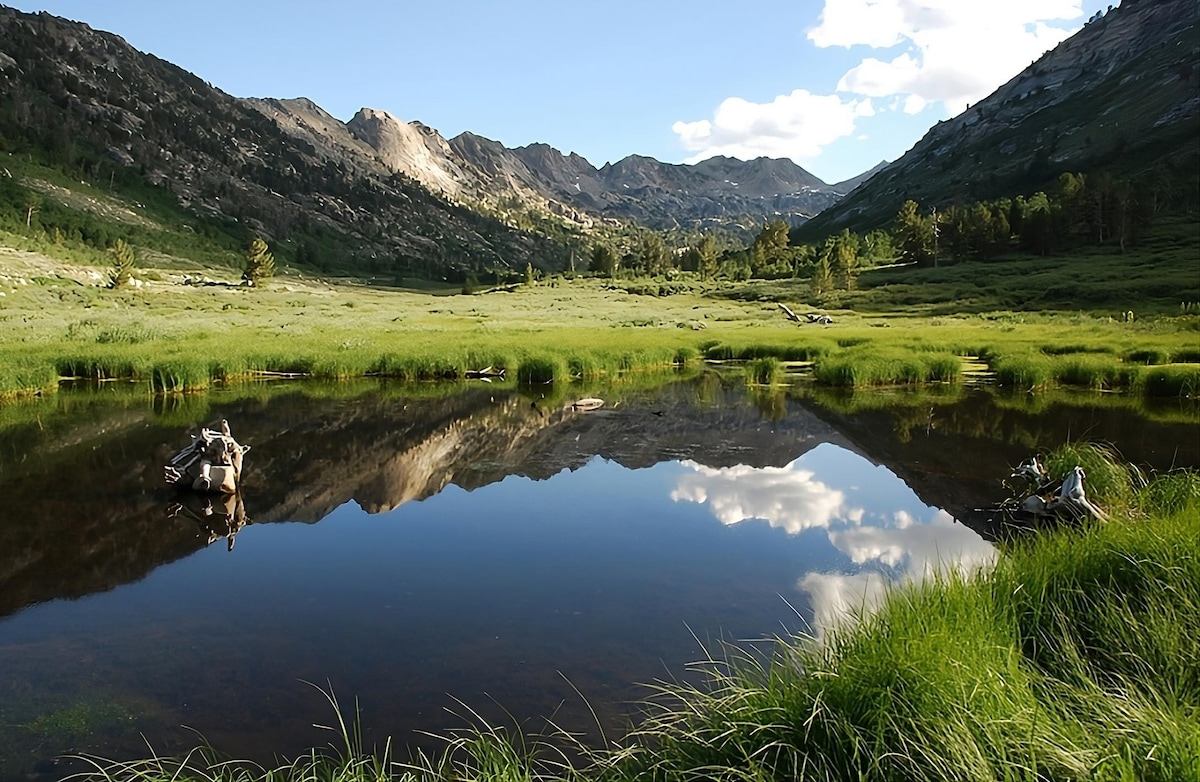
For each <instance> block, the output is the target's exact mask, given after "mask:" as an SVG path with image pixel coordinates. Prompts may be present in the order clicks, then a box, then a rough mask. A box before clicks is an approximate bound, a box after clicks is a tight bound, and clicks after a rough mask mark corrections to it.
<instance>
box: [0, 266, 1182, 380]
mask: <svg viewBox="0 0 1200 782" xmlns="http://www.w3.org/2000/svg"><path fill="white" fill-rule="evenodd" d="M207 271H208V272H212V273H213V274H214V275H216V273H217V270H213V269H209V270H207ZM226 271H228V270H226ZM160 277H162V278H163V281H161V282H153V283H147V284H146V286H144V287H143V288H141V289H138V290H131V291H124V290H115V291H114V290H107V289H102V288H100V287H99V283H92V284H90V286H89V284H84V283H82V282H80V281H78V280H62V281H61V282H62V284H61V285H59V284H55V285H33V284H30V285H26V286H23V287H20V288H19V289H14V290H13V291H11V292H10V293H9V295H7V296H6V297H5V298H4V299H2V300H0V396H9V397H11V396H15V395H18V394H23V393H24V394H27V393H32V392H35V391H37V390H46V389H48V388H52V387H53V385H54V381H53V379H52V376H53V375H54V374H57V375H59V376H65V377H85V378H91V379H93V380H97V379H129V380H136V381H138V382H142V383H146V384H147V385H153V386H154V387H155V388H157V389H160V390H163V391H168V392H176V391H181V390H182V391H188V390H199V389H202V388H205V387H206V386H207V387H212V386H213V385H215V384H218V383H227V382H236V381H238V380H241V379H245V378H252V377H255V376H257V375H263V374H266V375H274V374H284V375H302V376H306V377H318V378H325V379H337V380H347V379H354V378H360V377H371V376H376V377H390V378H396V379H402V380H433V379H447V378H460V377H463V376H464V375H465V373H466V372H468V371H470V370H476V369H482V368H483V367H485V366H489V365H490V366H493V367H504V368H505V369H506V370H507V371H508V372H509V373H512V374H514V375H515V374H517V372H518V370H519V368H520V366H521V365H522V363H525V362H529V368H530V371H531V372H532V371H533V368H534V366H535V365H538V364H542V365H543V366H542V367H541V369H540V370H539V371H538V372H536V373H534V374H536V376H537V377H538V378H541V380H540V381H538V382H544V381H545V379H546V378H547V377H551V378H553V380H554V382H560V381H561V380H565V379H567V378H571V379H579V378H586V377H601V376H611V375H614V374H618V373H622V372H628V371H634V370H637V371H641V370H646V369H649V370H656V369H658V368H660V367H662V366H670V365H676V364H688V363H693V362H695V361H698V360H699V359H700V358H701V357H703V358H704V359H706V360H709V361H752V360H754V359H757V358H766V357H773V358H776V359H779V360H780V361H784V362H797V361H803V362H812V363H813V364H814V365H816V366H819V365H821V364H825V370H824V381H823V382H831V383H837V384H840V385H852V386H853V385H875V384H913V383H927V382H935V383H942V382H958V381H959V380H961V363H962V362H961V358H962V357H965V356H979V357H980V358H981V360H982V361H984V362H986V363H987V364H988V366H989V368H990V369H992V370H993V371H995V372H996V376H997V378H998V382H1001V383H1004V384H1007V385H1009V386H1011V387H1020V388H1022V389H1023V390H1024V389H1028V388H1036V389H1038V390H1041V389H1043V388H1049V387H1051V386H1054V385H1059V384H1072V385H1079V386H1082V387H1086V388H1102V389H1106V390H1113V389H1122V390H1132V391H1140V390H1144V391H1145V393H1148V394H1167V395H1179V394H1183V395H1187V394H1188V393H1194V392H1195V379H1196V378H1195V373H1194V372H1189V370H1194V369H1197V368H1200V365H1197V364H1187V363H1179V362H1180V361H1182V360H1184V359H1187V358H1189V357H1194V356H1195V355H1196V354H1200V349H1197V348H1196V347H1194V346H1195V345H1196V344H1197V343H1198V341H1200V332H1198V331H1197V328H1200V318H1198V317H1197V316H1195V315H1191V314H1186V315H1172V316H1170V317H1167V316H1162V317H1157V318H1150V317H1146V318H1142V319H1139V320H1138V321H1136V322H1134V323H1125V322H1116V321H1114V320H1113V319H1112V318H1111V317H1109V316H1107V315H1098V314H1088V313H1060V314H1047V313H1033V312H1024V313H1022V312H1004V311H1001V312H988V313H982V314H980V315H963V314H951V315H941V316H938V317H933V318H930V317H928V316H927V315H925V314H923V313H921V312H920V311H896V312H889V313H885V314H878V315H865V314H862V313H855V312H850V311H842V312H838V313H836V320H835V323H834V324H832V325H828V326H812V325H807V324H806V325H804V326H797V325H796V324H794V323H791V322H789V321H787V320H786V318H785V317H784V316H783V315H782V314H781V313H780V311H779V310H778V308H777V307H775V306H773V305H772V304H771V303H770V302H769V301H759V300H757V299H755V298H753V297H748V298H750V300H742V299H738V298H729V297H724V296H715V295H712V293H713V292H712V291H709V292H707V293H704V292H701V291H699V290H698V291H695V292H688V291H684V292H681V293H679V294H678V295H672V296H668V297H665V298H658V297H646V296H639V295H632V294H630V293H628V292H627V291H625V290H614V289H613V288H611V287H609V286H606V285H605V284H604V283H603V281H599V280H591V279H585V278H579V279H575V280H571V281H565V280H564V281H561V282H560V284H558V285H556V286H553V287H551V286H533V287H529V286H519V287H518V288H517V289H514V290H512V291H506V292H497V293H485V294H480V295H476V296H470V297H460V296H455V297H449V298H446V297H433V296H430V295H428V294H422V293H413V292H410V291H403V290H397V289H390V288H389V289H383V288H370V287H364V286H362V285H348V284H347V285H338V284H324V283H316V282H310V281H301V280H298V279H294V278H286V277H283V278H276V280H275V281H274V282H273V283H272V286H270V288H264V289H253V290H247V289H240V288H238V287H236V286H230V287H224V286H216V287H197V286H190V285H180V284H177V283H175V282H172V280H173V279H175V278H178V277H179V274H178V270H172V271H167V270H164V271H163V272H162V274H161V275H160ZM788 284H789V283H779V285H782V286H784V287H785V288H786V286H787V285H788ZM752 287H753V286H752V285H751V286H748V287H747V288H746V290H751V289H752ZM781 291H782V289H781ZM789 300H792V301H795V300H796V299H795V298H794V297H792V298H790V299H789ZM347 305H353V306H347ZM681 326H687V327H686V328H681ZM1047 334H1052V335H1053V336H1052V337H1049V338H1048V337H1047ZM931 355H932V356H937V357H938V358H936V359H931V357H930V356H931ZM1164 356H1167V357H1169V358H1171V359H1172V360H1173V361H1175V362H1176V363H1174V364H1164V363H1153V365H1151V364H1150V362H1161V360H1162V358H1163V357H1164ZM546 362H550V363H551V364H553V365H554V366H552V367H547V366H545V363H546ZM201 364H205V365H207V367H208V375H209V376H208V378H207V379H205V378H203V377H200V372H199V367H200V365H201ZM1159 370H1162V371H1161V372H1159ZM1152 372H1153V373H1155V374H1150V373H1152ZM531 376H532V375H531Z"/></svg>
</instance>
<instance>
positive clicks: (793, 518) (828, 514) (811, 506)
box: [671, 461, 863, 535]
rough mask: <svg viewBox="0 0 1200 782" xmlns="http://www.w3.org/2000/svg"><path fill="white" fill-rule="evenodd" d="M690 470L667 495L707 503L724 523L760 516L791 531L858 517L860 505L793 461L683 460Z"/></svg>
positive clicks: (859, 517)
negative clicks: (715, 463) (721, 464)
mask: <svg viewBox="0 0 1200 782" xmlns="http://www.w3.org/2000/svg"><path fill="white" fill-rule="evenodd" d="M684 465H685V466H687V467H689V468H690V469H691V470H692V472H691V473H688V474H685V475H683V476H681V477H680V479H679V484H678V486H677V487H676V489H675V490H674V491H673V492H671V499H672V500H674V501H676V502H694V503H697V504H700V505H706V506H708V509H709V511H710V512H711V513H712V514H713V516H715V517H716V518H717V519H718V520H719V521H721V523H723V524H737V523H739V522H742V521H747V520H749V519H761V520H763V521H766V522H767V523H768V524H770V525H771V526H772V527H777V528H779V529H783V530H786V531H787V532H789V533H791V534H793V535H795V534H798V533H800V532H803V531H804V530H806V529H814V528H828V527H830V526H832V525H833V524H834V523H852V524H856V523H860V522H861V520H862V517H863V512H862V509H861V508H855V507H850V506H849V504H848V503H847V501H846V495H845V494H844V493H843V492H841V491H839V490H838V489H834V488H831V487H829V486H827V485H826V484H825V483H823V482H821V481H820V480H818V479H817V477H816V475H815V474H814V473H813V472H812V471H811V470H804V469H800V468H799V467H798V466H797V463H796V462H793V463H792V464H789V465H788V466H786V467H764V468H755V467H746V466H738V467H727V468H720V469H717V468H713V467H705V466H704V465H701V464H697V463H696V462H690V461H689V462H684Z"/></svg>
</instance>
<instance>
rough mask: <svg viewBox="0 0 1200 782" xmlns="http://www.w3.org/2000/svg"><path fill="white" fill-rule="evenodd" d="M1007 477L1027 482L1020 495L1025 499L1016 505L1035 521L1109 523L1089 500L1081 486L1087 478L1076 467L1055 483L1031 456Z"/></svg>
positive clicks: (1101, 511) (1106, 517)
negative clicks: (1089, 519) (1066, 518)
mask: <svg viewBox="0 0 1200 782" xmlns="http://www.w3.org/2000/svg"><path fill="white" fill-rule="evenodd" d="M1009 477H1011V478H1020V479H1023V480H1024V481H1025V482H1026V487H1027V488H1026V490H1025V491H1024V492H1021V493H1022V494H1024V495H1025V496H1024V498H1023V499H1021V500H1020V502H1019V508H1020V510H1021V511H1022V512H1024V513H1028V514H1031V515H1033V516H1034V517H1047V516H1071V517H1073V518H1082V517H1085V516H1090V517H1092V518H1096V519H1099V520H1101V521H1107V520H1108V514H1106V513H1105V512H1104V511H1103V510H1102V509H1101V508H1100V507H1098V506H1097V505H1096V504H1095V503H1094V502H1092V501H1091V500H1089V499H1088V497H1087V492H1086V491H1085V490H1084V485H1083V484H1084V481H1085V480H1086V479H1087V474H1086V473H1085V472H1084V471H1083V468H1082V467H1080V466H1079V465H1076V466H1075V467H1073V468H1072V469H1071V471H1070V472H1068V473H1067V474H1066V476H1065V477H1064V478H1063V479H1062V480H1061V481H1056V480H1053V479H1052V478H1051V477H1050V474H1049V473H1048V472H1046V468H1045V467H1044V466H1042V462H1041V460H1040V459H1038V458H1037V457H1036V456H1034V457H1031V458H1029V459H1026V460H1025V461H1023V462H1021V463H1020V464H1019V465H1017V468H1016V469H1015V470H1013V472H1012V475H1011V476H1009ZM1014 499H1016V498H1014Z"/></svg>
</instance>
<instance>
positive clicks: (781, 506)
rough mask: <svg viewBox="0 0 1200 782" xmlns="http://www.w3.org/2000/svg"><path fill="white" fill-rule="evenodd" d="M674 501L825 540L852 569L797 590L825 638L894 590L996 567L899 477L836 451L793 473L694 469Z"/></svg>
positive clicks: (798, 463) (806, 459)
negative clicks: (826, 633) (827, 630)
mask: <svg viewBox="0 0 1200 782" xmlns="http://www.w3.org/2000/svg"><path fill="white" fill-rule="evenodd" d="M683 466H684V467H685V468H687V470H688V472H685V473H684V474H683V475H682V476H680V478H679V481H678V483H677V486H676V488H675V489H674V491H672V492H671V499H672V500H674V501H676V502H692V503H696V504H698V505H703V506H705V507H707V508H708V510H709V511H710V512H711V513H712V515H713V516H714V517H715V518H716V519H718V520H719V521H721V522H722V523H723V524H727V525H734V524H739V523H741V522H744V521H751V520H760V521H765V522H767V523H768V524H770V525H771V526H772V527H774V528H777V529H782V530H784V531H785V532H786V533H787V534H789V535H799V534H800V533H802V532H805V531H818V532H819V531H821V530H824V531H825V534H826V535H827V537H828V540H829V542H830V544H831V545H832V546H833V547H834V548H835V549H836V550H837V551H838V552H840V553H841V554H842V555H844V557H845V560H844V563H843V566H842V568H841V569H840V570H839V571H834V572H809V573H807V574H805V575H803V576H802V577H801V578H800V579H799V580H798V581H797V588H798V589H799V590H800V591H801V592H803V593H805V594H806V595H807V596H808V597H809V600H810V602H811V607H812V617H811V621H812V625H813V629H814V631H815V632H817V633H820V632H821V631H822V630H823V629H825V628H828V627H829V626H830V625H831V623H833V622H835V621H837V620H838V619H839V618H840V617H845V616H846V615H847V614H850V613H854V612H856V611H861V610H870V609H872V608H873V607H874V606H876V605H877V604H878V602H879V600H880V599H881V598H882V596H883V594H884V593H885V591H886V587H887V585H888V584H889V583H892V582H902V581H911V580H915V579H920V578H924V577H926V576H929V575H932V574H935V573H938V572H948V571H951V570H957V571H959V572H963V573H967V572H971V571H973V570H976V569H978V568H980V567H983V566H986V565H988V564H989V563H991V562H992V561H993V559H994V557H995V549H994V548H993V547H992V545H991V544H990V543H988V542H987V541H985V540H983V539H982V538H980V537H979V535H977V534H976V533H975V532H974V531H972V530H971V529H970V528H968V527H965V526H963V525H962V524H959V523H957V522H956V521H955V520H954V519H953V518H952V517H951V516H950V514H948V513H946V512H945V511H943V510H939V509H937V508H931V507H929V506H927V505H925V504H924V503H922V502H921V501H920V499H919V498H917V497H916V495H915V494H913V492H912V490H911V489H909V488H908V486H906V485H905V484H904V482H903V481H901V480H900V479H899V478H897V477H896V476H895V475H894V474H893V473H891V472H890V471H888V470H886V469H883V468H880V467H877V466H875V465H873V464H871V463H870V462H868V461H867V460H865V459H863V458H862V457H860V456H857V455H856V454H853V453H851V452H849V451H846V450H844V449H841V448H838V447H836V446H833V445H828V444H827V445H822V446H819V447H818V448H815V449H813V450H812V451H810V452H809V453H807V454H805V455H804V456H802V457H800V458H799V459H797V460H795V461H794V462H792V463H791V464H789V465H787V466H785V467H765V468H754V467H747V466H744V465H739V466H736V467H729V468H712V467H706V466H704V465H701V464H697V463H696V462H684V463H683Z"/></svg>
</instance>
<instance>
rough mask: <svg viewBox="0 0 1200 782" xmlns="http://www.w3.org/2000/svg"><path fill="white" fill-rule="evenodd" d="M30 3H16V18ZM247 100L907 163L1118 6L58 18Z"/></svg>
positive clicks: (983, 2) (135, 9)
mask: <svg viewBox="0 0 1200 782" xmlns="http://www.w3.org/2000/svg"><path fill="white" fill-rule="evenodd" d="M8 2H10V3H11V2H12V0H8ZM15 5H16V6H17V7H18V8H20V9H21V10H23V11H43V10H44V11H48V12H50V13H52V14H56V15H59V16H65V17H68V18H71V19H76V20H78V21H82V22H86V23H88V24H90V25H91V26H92V27H94V28H97V29H102V30H108V31H110V32H114V33H117V34H118V35H121V36H122V37H124V38H125V40H126V41H128V42H129V43H130V44H132V45H133V46H135V47H137V48H138V49H141V50H142V51H146V52H151V53H153V54H155V55H157V56H159V57H161V58H163V59H165V60H170V61H171V62H174V63H175V64H177V65H179V66H181V67H183V68H186V69H187V70H189V71H192V72H193V73H195V74H197V75H198V76H200V77H201V78H203V79H205V80H207V81H209V82H211V83H212V84H213V85H215V86H217V87H219V88H221V89H223V90H225V91H226V92H228V93H230V94H233V95H237V96H239V97H278V98H293V97H300V96H303V97H307V98H311V99H312V100H314V101H315V102H316V103H318V104H319V105H321V106H323V107H324V108H325V109H326V110H327V111H329V112H330V113H331V114H333V115H334V116H336V117H338V118H340V119H342V120H347V119H349V118H350V117H351V116H353V114H354V112H356V111H357V110H358V109H359V108H361V107H364V106H368V107H371V108H377V109H383V110H385V111H387V112H389V113H390V114H392V115H394V116H396V117H399V118H401V119H404V120H420V121H421V122H423V123H425V124H426V125H430V126H432V127H435V128H437V129H438V130H439V131H441V132H442V134H443V135H445V136H446V137H448V138H449V137H453V136H455V135H457V134H459V133H461V132H463V131H466V130H470V131H472V132H474V133H478V134H480V135H483V136H487V137H489V138H493V139H496V140H498V141H500V142H502V143H504V144H505V145H507V146H510V147H511V146H521V145H524V144H529V143H533V142H538V141H540V142H545V143H548V144H550V145H552V146H554V147H556V148H558V149H560V150H562V151H563V152H572V151H574V152H578V153H579V154H581V155H583V156H584V157H586V158H587V159H588V160H589V161H591V162H592V163H593V164H594V165H597V166H599V165H602V164H604V163H605V162H610V161H615V160H619V159H620V158H623V157H625V156H626V155H630V154H639V155H647V156H650V157H655V158H658V159H659V160H664V161H667V162H672V163H676V162H694V161H696V160H700V159H703V158H706V157H711V156H712V155H714V154H727V155H730V156H733V157H741V158H744V159H749V158H753V157H757V156H759V155H766V156H768V157H790V158H792V159H793V160H795V161H796V162H797V163H799V164H800V165H802V166H804V167H805V168H806V169H808V170H809V171H811V172H812V173H814V174H816V175H817V176H818V177H820V178H821V179H823V180H825V181H827V182H830V183H833V182H837V181H841V180H844V179H848V178H849V177H852V176H854V175H856V174H859V173H861V172H862V171H864V170H866V169H868V168H870V167H871V166H873V165H874V164H875V163H878V162H879V161H880V160H884V159H887V160H893V159H895V158H897V157H899V156H900V155H901V154H903V153H904V152H905V151H906V150H907V149H908V148H909V147H911V146H912V145H913V144H914V143H915V142H916V141H917V140H918V139H919V138H920V137H921V136H922V135H923V134H924V133H925V131H926V130H928V129H929V128H930V127H931V126H932V125H934V124H935V123H936V122H938V121H939V120H942V119H946V118H947V117H950V116H953V115H954V114H957V113H958V112H959V111H961V110H962V109H963V108H964V107H965V106H966V105H967V104H968V103H972V102H975V101H977V100H979V99H981V98H983V97H985V96H986V95H987V94H988V93H990V92H991V91H992V90H994V89H995V88H996V87H998V86H999V85H1000V84H1002V83H1004V82H1005V81H1007V80H1008V79H1009V78H1011V77H1012V76H1015V75H1016V74H1017V73H1018V72H1020V70H1021V69H1023V68H1024V67H1025V66H1027V65H1028V64H1029V63H1031V62H1032V61H1033V60H1035V59H1037V57H1038V56H1040V54H1041V52H1043V51H1045V50H1046V49H1048V48H1052V47H1053V46H1054V45H1056V44H1057V43H1058V42H1059V41H1061V40H1062V39H1063V38H1065V37H1066V36H1067V35H1069V34H1070V33H1071V32H1073V31H1075V30H1077V29H1078V28H1079V27H1081V26H1082V25H1083V23H1084V21H1086V19H1087V18H1088V17H1090V16H1091V15H1092V14H1093V13H1095V12H1096V11H1098V10H1100V9H1101V8H1103V7H1105V6H1106V3H1104V2H1098V1H1097V0H999V1H997V0H793V1H792V2H780V1H779V0H741V1H740V2H736V3H730V2H721V3H708V4H705V3H698V2H695V0H692V1H691V2H682V0H604V2H599V1H596V0H574V2H571V0H565V1H564V0H559V1H558V2H550V1H549V0H510V1H509V2H506V3H501V2H489V1H487V0H460V1H459V2H457V3H453V4H444V3H434V2H428V1H426V2H421V3H416V2H411V0H395V1H393V2H386V1H385V0H343V1H342V2H340V3H330V2H317V1H316V0H241V2H234V1H233V0H205V2H195V3H177V2H171V1H170V0H43V1H42V2H39V3H31V2H16V3H15Z"/></svg>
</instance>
